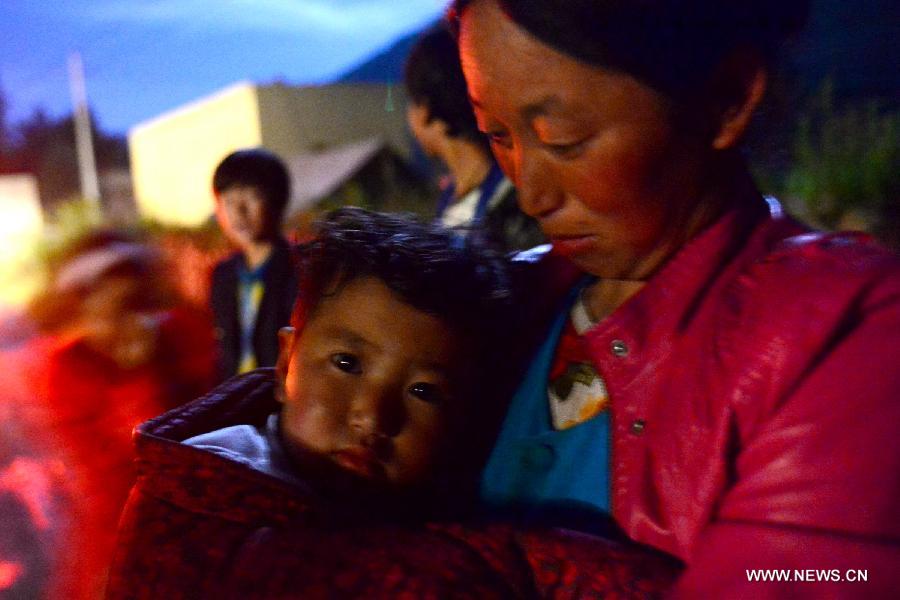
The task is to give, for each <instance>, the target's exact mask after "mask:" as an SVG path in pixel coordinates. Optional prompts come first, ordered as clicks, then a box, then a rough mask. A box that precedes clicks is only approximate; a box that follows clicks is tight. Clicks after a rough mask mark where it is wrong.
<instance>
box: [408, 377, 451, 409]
mask: <svg viewBox="0 0 900 600" xmlns="http://www.w3.org/2000/svg"><path fill="white" fill-rule="evenodd" d="M409 393H410V394H411V395H412V396H415V397H416V398H418V399H419V400H422V401H424V402H427V403H429V404H441V403H443V402H444V394H443V392H441V390H440V388H439V387H438V386H436V385H434V384H432V383H424V382H418V383H414V384H412V385H411V386H409Z"/></svg>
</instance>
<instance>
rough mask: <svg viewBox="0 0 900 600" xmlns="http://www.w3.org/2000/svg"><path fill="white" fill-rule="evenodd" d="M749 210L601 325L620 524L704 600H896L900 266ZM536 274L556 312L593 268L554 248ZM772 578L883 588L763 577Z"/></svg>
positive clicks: (776, 215)
mask: <svg viewBox="0 0 900 600" xmlns="http://www.w3.org/2000/svg"><path fill="white" fill-rule="evenodd" d="M736 200H737V202H736V203H735V208H733V209H732V210H730V211H728V212H727V213H726V214H725V215H724V216H723V217H722V218H721V219H719V221H718V222H716V223H714V224H713V225H712V226H710V227H709V228H708V229H707V230H705V231H703V232H701V233H700V234H699V235H698V236H696V237H695V238H694V239H693V240H691V241H690V242H688V243H687V244H686V245H685V246H684V247H682V249H681V250H680V251H679V252H678V253H677V254H676V255H675V256H674V257H673V258H671V259H670V260H669V261H668V262H667V263H666V264H665V265H664V266H663V267H662V268H661V269H660V270H659V271H658V272H657V273H656V274H655V275H654V276H653V277H652V278H651V279H650V280H649V281H648V282H647V284H646V285H645V286H644V287H643V288H642V289H641V290H640V291H639V292H638V293H637V294H635V295H634V296H633V297H631V298H630V299H629V300H628V301H627V302H626V303H625V304H623V305H622V306H620V307H619V308H618V309H617V310H616V311H615V312H614V313H613V314H612V315H610V316H609V317H607V318H606V319H605V320H603V321H602V322H600V323H599V324H598V325H597V326H596V327H594V328H593V329H591V330H589V331H588V332H587V333H586V334H585V337H586V341H587V344H588V346H589V349H590V353H591V358H592V360H593V362H594V364H595V365H596V367H597V369H598V371H599V372H600V373H602V374H603V378H604V381H605V383H606V387H607V390H608V393H609V397H610V402H611V406H612V411H611V419H612V440H611V442H610V443H611V448H612V456H613V459H614V460H613V463H612V467H611V469H612V472H611V477H610V479H611V480H612V482H613V483H612V512H613V515H614V517H615V519H616V521H617V522H618V524H619V525H620V526H621V527H622V529H623V530H624V532H625V533H626V534H627V535H628V536H629V537H630V538H631V539H633V540H635V541H637V542H640V543H642V544H647V545H650V546H654V547H656V548H658V549H660V550H663V551H665V552H668V553H670V554H673V555H675V556H677V557H679V558H681V559H682V560H683V561H685V562H686V563H687V565H688V569H687V572H686V575H685V577H684V579H683V580H682V581H681V586H680V587H679V591H680V592H681V593H682V596H683V597H686V598H708V597H729V598H732V597H733V598H737V597H763V596H764V597H776V596H777V597H806V596H805V594H809V595H812V596H815V597H821V595H822V594H826V595H829V597H845V596H844V595H846V596H847V597H860V596H865V597H870V595H871V597H880V595H881V594H884V597H887V596H890V595H891V593H890V592H889V591H890V590H893V593H894V594H895V593H896V592H897V590H900V570H898V565H900V519H898V518H897V516H898V515H897V506H898V504H900V435H898V434H897V423H900V368H898V356H900V260H898V257H897V256H896V255H893V254H891V253H889V252H888V251H886V250H884V249H883V248H880V247H879V246H878V245H877V244H875V243H873V242H871V240H869V239H867V238H866V237H865V236H863V235H861V234H822V233H815V232H811V231H810V230H809V229H808V228H806V227H804V226H802V225H801V224H799V223H797V222H796V221H794V220H793V219H791V218H790V217H788V216H786V215H785V214H783V213H782V211H781V208H780V206H779V205H778V204H777V202H775V201H774V200H769V201H768V202H766V201H765V200H764V199H763V198H762V197H759V196H758V195H755V194H750V195H749V197H743V198H739V199H736ZM532 275H534V276H535V277H536V280H535V281H534V282H533V283H532V284H531V285H530V289H531V291H532V293H533V294H535V295H536V296H539V297H541V298H542V299H543V300H544V301H545V303H546V305H547V306H552V305H553V304H555V303H557V302H558V301H559V299H560V298H562V297H563V296H564V295H565V294H567V293H568V291H569V290H570V289H571V285H572V283H573V282H574V281H575V280H577V279H578V278H579V277H581V274H580V273H579V272H577V270H576V269H575V268H574V267H573V266H572V264H571V263H569V262H568V261H565V260H564V259H561V258H559V257H556V256H554V255H552V254H551V255H549V256H547V257H545V258H544V259H542V260H540V261H538V263H537V264H536V265H534V273H532ZM547 321H548V318H547V316H546V314H545V315H544V316H543V317H539V318H535V319H533V320H532V321H531V322H532V323H541V322H547ZM765 568H770V569H771V568H774V569H790V570H791V573H793V569H798V570H805V569H817V568H818V569H824V570H830V569H834V570H835V571H834V573H838V574H839V575H840V577H841V578H844V577H845V576H846V570H847V569H867V570H868V582H866V583H850V582H846V581H845V582H844V583H828V584H825V583H822V584H811V583H809V582H798V581H797V580H796V579H794V581H793V582H791V581H784V582H781V583H775V582H770V583H758V582H754V581H750V580H749V579H748V575H747V573H746V570H748V569H765ZM791 577H793V575H791ZM829 577H833V574H829ZM830 594H834V596H831V595H830Z"/></svg>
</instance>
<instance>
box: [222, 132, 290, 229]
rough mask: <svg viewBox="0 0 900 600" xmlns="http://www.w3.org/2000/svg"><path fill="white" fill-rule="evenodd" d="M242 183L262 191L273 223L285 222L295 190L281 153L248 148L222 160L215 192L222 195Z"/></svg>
mask: <svg viewBox="0 0 900 600" xmlns="http://www.w3.org/2000/svg"><path fill="white" fill-rule="evenodd" d="M241 186H247V187H252V188H255V189H256V190H258V191H259V193H260V194H261V195H262V197H263V199H265V201H266V205H267V206H268V209H269V214H270V216H271V217H272V218H273V223H278V222H280V221H281V217H282V215H283V214H284V209H285V207H286V206H287V203H288V199H289V197H290V193H291V178H290V175H289V174H288V170H287V167H286V166H285V164H284V162H282V160H281V159H280V158H278V156H276V155H275V154H273V153H272V152H269V151H268V150H265V149H263V148H248V149H245V150H238V151H236V152H232V153H231V154H229V155H228V156H226V157H225V158H224V159H222V162H220V163H219V166H217V167H216V171H215V173H214V174H213V191H214V192H215V193H216V194H221V193H223V192H227V191H228V190H229V189H231V188H233V187H241Z"/></svg>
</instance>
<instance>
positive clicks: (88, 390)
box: [0, 231, 215, 598]
mask: <svg viewBox="0 0 900 600" xmlns="http://www.w3.org/2000/svg"><path fill="white" fill-rule="evenodd" d="M164 264H165V263H164V261H163V259H162V255H161V254H159V253H158V252H157V251H155V250H154V249H152V248H151V247H149V246H147V245H144V244H142V243H137V242H136V241H133V240H132V239H130V238H129V237H128V236H126V235H124V234H121V233H117V232H113V231H97V232H93V233H90V234H88V235H87V236H85V237H83V238H82V239H80V240H79V241H77V242H75V243H73V244H72V245H71V246H70V247H69V249H68V250H66V251H64V252H62V253H61V255H60V256H59V257H58V258H56V259H55V260H54V261H53V264H52V265H51V267H50V272H51V276H50V282H49V285H48V286H47V289H46V290H45V291H44V292H43V293H41V294H40V295H39V296H38V297H37V298H35V299H34V301H33V302H32V304H31V306H30V311H29V312H30V316H31V317H32V320H33V322H34V323H35V324H36V326H37V327H38V329H39V334H38V335H37V336H35V337H34V338H32V339H31V340H29V341H27V342H25V343H23V344H21V345H20V346H18V347H16V348H14V349H12V350H10V351H9V352H8V353H7V354H6V356H5V357H4V360H3V361H2V362H3V364H2V366H0V370H2V372H0V380H2V381H3V382H4V385H5V390H4V392H5V393H4V394H3V400H2V402H0V405H2V411H0V415H2V416H3V418H2V419H0V421H2V422H3V423H5V424H4V425H3V427H4V431H5V430H6V429H9V428H11V427H14V428H15V429H17V430H18V431H19V432H21V435H20V436H19V438H20V439H22V440H28V443H29V447H28V448H25V447H24V446H22V444H18V446H20V447H19V448H9V449H7V454H8V455H9V456H8V459H7V460H6V463H5V465H0V469H4V468H5V469H6V470H4V471H2V472H3V473H4V474H6V473H13V474H14V473H19V472H21V465H22V462H21V461H22V460H28V461H30V463H29V464H36V465H41V466H42V467H41V468H42V469H43V470H44V471H45V472H46V475H45V476H43V480H44V481H45V483H40V484H39V485H38V484H34V482H31V483H29V484H28V485H25V484H24V483H22V482H21V481H20V480H21V478H13V477H12V476H11V475H10V476H9V477H7V479H4V480H2V481H13V482H17V484H16V486H13V485H12V484H8V485H6V488H7V490H8V491H9V490H12V491H9V498H12V499H16V498H18V499H22V498H31V499H32V500H30V501H29V502H30V503H29V502H25V505H26V506H30V507H31V508H29V511H27V512H26V513H22V514H20V515H19V516H22V515H28V516H29V524H26V525H22V524H21V520H20V519H19V521H18V523H19V525H18V526H19V527H21V528H24V529H23V531H24V532H25V533H23V534H22V535H26V534H27V533H28V532H31V533H32V534H34V535H32V538H34V539H37V540H38V541H39V542H42V543H43V544H44V546H43V548H44V554H43V555H41V556H42V559H41V560H43V561H44V562H43V563H42V562H40V561H38V563H39V564H45V563H46V564H49V565H51V567H50V569H49V571H48V572H49V574H50V576H49V578H48V579H47V580H46V581H44V582H43V588H42V589H43V596H44V597H49V598H96V597H100V595H101V594H102V589H103V585H104V582H105V573H106V569H107V567H108V564H109V560H110V557H111V552H112V548H113V543H114V536H115V530H116V525H117V521H118V516H119V512H120V510H121V507H122V505H123V503H124V501H125V497H126V495H127V492H128V489H129V487H130V486H131V484H132V483H133V478H134V469H133V464H132V460H133V452H132V445H131V431H132V429H133V428H134V427H135V425H137V424H138V423H140V422H142V421H144V420H146V419H149V418H151V417H153V416H156V415H158V414H160V413H162V412H164V411H165V410H167V409H169V408H173V407H175V406H178V405H180V404H182V403H184V402H186V401H188V400H189V399H191V398H193V397H196V396H197V395H198V394H202V393H204V392H205V391H206V390H207V389H208V388H209V386H210V385H211V383H212V379H213V366H214V356H215V353H214V341H213V337H212V328H211V325H210V322H209V319H208V317H206V315H205V313H203V312H202V311H199V310H197V309H195V308H192V307H191V306H190V305H188V304H186V303H184V302H183V301H182V300H181V299H180V297H179V296H178V294H177V293H175V291H174V288H173V286H172V285H171V283H170V281H169V280H168V278H167V277H166V271H165V268H164ZM35 457H38V458H35ZM16 461H18V462H16ZM15 465H18V467H16V468H14V467H15ZM10 469H12V470H10ZM54 474H61V479H62V481H63V482H64V486H62V487H61V483H60V482H58V481H56V480H55V479H53V477H52V476H54ZM4 476H5V477H6V475H4ZM51 484H52V485H51ZM35 485H37V487H38V488H40V489H45V490H47V491H46V492H44V493H43V494H41V495H38V496H35V493H34V492H33V489H32V488H34V487H35ZM28 490H32V491H31V492H29V491H28ZM2 491H3V490H2V489H0V492H2ZM61 495H62V496H61ZM35 497H38V498H40V502H38V501H37V500H34V498H35ZM58 497H64V498H65V500H64V501H63V502H62V503H61V504H59V502H57V505H54V504H53V502H51V500H52V499H53V498H58ZM35 506H38V507H40V506H50V507H51V508H52V507H54V506H55V507H56V508H54V511H55V512H54V514H56V517H55V518H53V519H51V518H50V517H47V516H41V515H42V514H44V513H46V512H47V511H46V510H43V509H41V510H38V509H36V508H34V507H35ZM10 510H13V512H14V509H10ZM48 510H49V509H48ZM42 511H43V512H42ZM7 512H9V511H7ZM10 520H12V521H15V519H13V518H12V517H10ZM40 523H50V524H51V525H52V526H50V525H48V526H46V527H43V529H42V528H41V527H40V526H39V525H40ZM45 531H46V532H45ZM48 537H49V538H50V539H51V540H52V541H49V542H48V540H47V538H48ZM3 560H7V559H4V558H3V557H0V561H3ZM7 562H12V561H7ZM13 570H15V569H13ZM20 570H21V569H20ZM32 570H33V569H32ZM26 575H27V573H26V572H25V571H21V576H22V577H24V576H26Z"/></svg>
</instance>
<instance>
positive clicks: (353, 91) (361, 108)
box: [257, 84, 410, 157]
mask: <svg viewBox="0 0 900 600" xmlns="http://www.w3.org/2000/svg"><path fill="white" fill-rule="evenodd" d="M257 91H258V94H259V103H260V110H259V112H260V122H261V129H262V139H263V144H264V145H265V146H266V147H267V148H269V149H271V150H272V151H273V152H276V153H278V154H280V155H281V156H284V157H288V156H293V155H295V154H301V153H306V152H309V151H315V150H320V149H324V148H331V147H334V146H339V145H342V144H346V143H349V142H354V141H358V140H363V139H368V138H373V137H375V138H380V139H382V140H384V141H385V142H386V143H387V144H388V145H389V146H391V148H393V149H394V150H395V151H396V152H397V153H398V154H400V155H401V156H403V157H408V156H409V154H410V137H409V134H408V132H407V125H406V95H405V93H404V92H403V89H402V87H397V86H388V85H380V84H334V85H325V86H316V87H292V86H286V85H280V84H276V85H270V86H262V87H259V88H258V90H257Z"/></svg>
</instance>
